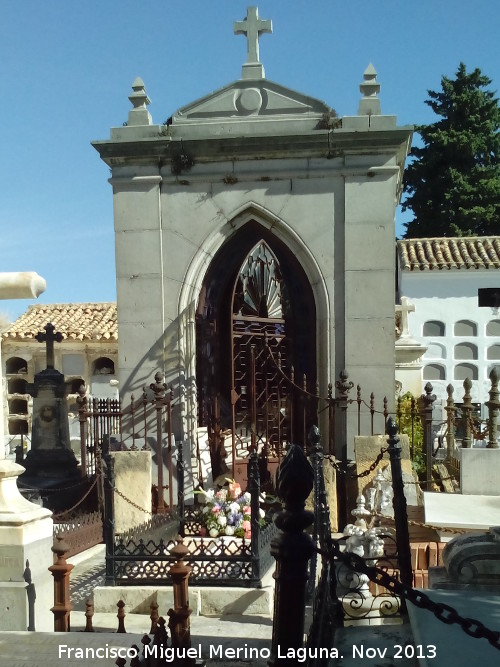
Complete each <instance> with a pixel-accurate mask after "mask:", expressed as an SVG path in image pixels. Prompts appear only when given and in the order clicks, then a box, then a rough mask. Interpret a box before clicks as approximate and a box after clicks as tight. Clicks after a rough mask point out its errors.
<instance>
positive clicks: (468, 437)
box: [462, 377, 474, 448]
mask: <svg viewBox="0 0 500 667" xmlns="http://www.w3.org/2000/svg"><path fill="white" fill-rule="evenodd" d="M463 387H464V398H463V402H462V424H463V431H464V437H463V438H462V447H464V448H469V447H472V411H473V409H474V406H473V405H472V399H471V395H470V390H471V389H472V380H471V379H470V378H468V377H467V378H465V380H464V383H463Z"/></svg>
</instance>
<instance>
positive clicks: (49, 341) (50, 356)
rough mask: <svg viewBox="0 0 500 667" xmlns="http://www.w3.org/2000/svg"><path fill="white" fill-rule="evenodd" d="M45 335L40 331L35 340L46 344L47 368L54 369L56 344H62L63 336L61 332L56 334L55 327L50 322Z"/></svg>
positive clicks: (46, 326) (45, 327)
mask: <svg viewBox="0 0 500 667" xmlns="http://www.w3.org/2000/svg"><path fill="white" fill-rule="evenodd" d="M43 328H44V329H45V333H42V332H41V331H39V332H38V333H37V335H36V336H35V339H36V340H37V341H38V342H39V343H45V350H46V356H47V368H54V343H60V342H61V341H62V339H63V335H62V333H60V332H57V333H54V331H55V326H54V325H53V324H52V323H51V322H49V323H48V324H46V325H45V326H44V327H43Z"/></svg>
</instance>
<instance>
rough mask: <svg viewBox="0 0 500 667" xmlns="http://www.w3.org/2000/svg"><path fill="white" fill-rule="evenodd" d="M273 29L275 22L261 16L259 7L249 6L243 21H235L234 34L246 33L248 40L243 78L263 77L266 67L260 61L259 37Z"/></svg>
mask: <svg viewBox="0 0 500 667" xmlns="http://www.w3.org/2000/svg"><path fill="white" fill-rule="evenodd" d="M272 31H273V22H272V21H269V20H267V19H261V18H259V10H258V9H257V7H248V9H247V16H246V18H245V19H243V21H235V22H234V34H235V35H245V36H246V38H247V40H248V56H247V61H246V63H245V64H244V65H243V70H242V78H243V79H263V78H264V67H263V65H262V63H260V62H259V37H260V36H261V35H262V33H265V32H269V33H272Z"/></svg>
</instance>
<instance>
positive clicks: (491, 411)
mask: <svg viewBox="0 0 500 667" xmlns="http://www.w3.org/2000/svg"><path fill="white" fill-rule="evenodd" d="M490 382H491V389H490V391H489V394H490V400H489V401H486V403H485V405H486V407H487V408H488V444H487V445H486V447H487V448H488V449H498V442H497V419H498V409H499V408H500V401H499V400H498V395H499V394H498V373H497V371H496V369H495V368H493V370H492V371H491V373H490Z"/></svg>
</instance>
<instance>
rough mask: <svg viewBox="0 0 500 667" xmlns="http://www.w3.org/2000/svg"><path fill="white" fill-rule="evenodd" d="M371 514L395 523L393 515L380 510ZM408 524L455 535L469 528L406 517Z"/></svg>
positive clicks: (465, 531) (462, 533)
mask: <svg viewBox="0 0 500 667" xmlns="http://www.w3.org/2000/svg"><path fill="white" fill-rule="evenodd" d="M372 516H374V517H376V518H377V519H383V520H384V521H390V522H391V523H395V521H394V517H392V516H385V514H380V512H373V511H372ZM407 521H408V524H409V525H410V526H418V527H419V528H429V529H430V530H439V531H440V532H444V533H454V534H456V535H465V533H469V532H470V531H469V530H466V529H462V528H444V527H443V526H433V525H432V524H430V523H421V522H420V521H413V520H412V519H408V520H407Z"/></svg>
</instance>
